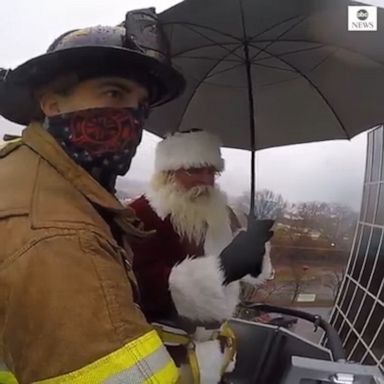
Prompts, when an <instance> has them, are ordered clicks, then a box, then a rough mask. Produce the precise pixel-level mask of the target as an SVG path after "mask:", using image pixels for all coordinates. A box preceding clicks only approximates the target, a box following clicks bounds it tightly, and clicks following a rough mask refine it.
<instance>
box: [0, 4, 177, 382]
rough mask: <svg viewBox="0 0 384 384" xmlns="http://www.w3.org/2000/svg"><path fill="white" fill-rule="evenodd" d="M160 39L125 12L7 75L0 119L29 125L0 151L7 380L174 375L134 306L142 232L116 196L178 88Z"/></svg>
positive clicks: (0, 306) (2, 351)
mask: <svg viewBox="0 0 384 384" xmlns="http://www.w3.org/2000/svg"><path fill="white" fill-rule="evenodd" d="M162 36H163V35H162V33H161V29H160V26H159V24H158V20H157V17H156V13H155V12H154V10H153V9H145V10H139V11H132V12H128V13H127V16H126V20H125V22H124V23H122V24H121V25H119V26H116V27H103V26H98V27H90V28H85V29H79V30H74V31H70V32H68V33H65V34H63V35H62V36H60V37H59V38H58V39H56V40H55V41H54V42H53V44H52V45H51V46H50V47H49V49H48V52H47V53H46V54H44V55H42V56H39V57H36V58H33V59H31V60H29V61H27V62H26V63H24V64H22V65H20V66H19V67H17V68H16V69H14V70H11V71H2V77H3V79H2V81H1V85H0V113H1V114H2V115H3V116H4V117H5V118H6V119H8V120H10V121H13V122H16V123H19V124H24V125H27V127H26V128H25V129H24V130H23V133H22V137H21V139H20V140H15V141H12V142H10V143H8V144H7V145H6V146H4V147H3V148H2V150H1V152H0V175H1V176H0V177H1V180H2V188H1V189H0V239H1V240H0V241H1V244H2V246H1V250H0V361H3V363H1V364H2V365H1V366H0V370H1V369H3V371H2V373H1V376H0V382H1V383H2V384H3V383H8V382H9V383H14V382H16V380H17V382H18V383H20V384H31V383H41V384H42V383H44V384H53V383H71V384H74V383H82V384H84V383H89V384H96V383H117V382H119V383H167V384H171V383H176V382H177V380H178V371H177V369H176V367H175V365H174V363H173V361H172V359H171V358H170V356H169V355H168V353H167V351H166V350H165V348H164V346H163V344H162V342H161V340H160V338H159V336H158V334H157V333H156V332H155V331H154V330H153V329H152V328H151V327H150V326H149V324H148V323H147V322H146V320H145V318H144V316H143V314H142V312H141V310H140V309H139V307H138V305H137V302H138V294H137V288H136V282H135V278H134V275H133V273H132V269H131V257H132V254H131V251H130V248H129V245H128V240H127V239H128V237H129V236H132V237H143V236H145V233H144V232H142V231H140V230H138V229H135V225H134V224H135V223H134V221H135V218H134V215H133V213H132V211H131V210H130V209H127V208H124V207H123V206H122V205H121V204H120V203H119V202H118V201H117V199H116V198H115V197H114V185H115V180H116V177H117V176H119V175H124V174H125V173H126V172H127V171H128V169H129V167H130V163H131V160H132V157H133V156H134V154H135V151H136V148H137V146H138V145H139V143H140V141H141V136H142V129H143V124H144V122H145V120H146V118H147V116H148V113H149V111H150V109H151V108H153V107H155V106H158V105H161V104H163V103H166V102H168V101H170V100H172V99H174V98H175V97H177V96H178V95H179V94H180V93H181V92H182V90H183V88H184V79H183V77H182V76H181V75H180V74H179V73H178V72H177V71H176V70H175V69H174V68H173V67H172V66H171V64H170V62H169V59H168V56H167V52H166V49H165V48H166V42H165V41H164V39H163V37H162ZM1 367H2V368H1ZM6 370H7V371H6Z"/></svg>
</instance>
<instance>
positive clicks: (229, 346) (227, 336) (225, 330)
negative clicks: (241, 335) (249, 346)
mask: <svg viewBox="0 0 384 384" xmlns="http://www.w3.org/2000/svg"><path fill="white" fill-rule="evenodd" d="M219 336H220V337H222V338H224V340H225V350H224V363H223V366H222V368H221V374H222V375H223V374H224V373H225V371H226V369H227V368H228V366H229V364H230V363H231V362H232V361H233V360H234V358H235V355H236V336H235V334H234V333H233V331H232V328H231V327H230V326H229V324H228V322H225V323H224V324H223V325H222V327H221V329H220V331H219Z"/></svg>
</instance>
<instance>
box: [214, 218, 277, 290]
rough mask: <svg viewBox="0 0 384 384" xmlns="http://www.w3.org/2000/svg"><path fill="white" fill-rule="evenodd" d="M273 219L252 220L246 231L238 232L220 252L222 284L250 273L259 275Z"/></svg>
mask: <svg viewBox="0 0 384 384" xmlns="http://www.w3.org/2000/svg"><path fill="white" fill-rule="evenodd" d="M273 223H274V221H273V220H252V221H250V223H249V224H248V229H247V230H246V231H242V232H240V233H239V234H238V235H237V236H236V237H235V238H234V239H233V240H232V242H231V243H230V244H229V245H228V246H227V247H226V248H224V250H223V251H222V252H221V254H220V256H219V257H220V260H221V265H222V268H223V271H224V275H225V280H224V284H225V285H227V284H229V283H231V282H232V281H236V280H240V279H241V278H243V277H244V276H246V275H248V274H250V275H252V276H253V277H257V276H258V275H260V273H261V270H262V266H263V256H264V254H265V243H266V242H268V241H269V240H270V238H271V237H272V236H273V232H272V231H271V228H272V225H273Z"/></svg>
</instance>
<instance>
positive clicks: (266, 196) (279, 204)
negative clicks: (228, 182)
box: [236, 189, 287, 219]
mask: <svg viewBox="0 0 384 384" xmlns="http://www.w3.org/2000/svg"><path fill="white" fill-rule="evenodd" d="M250 201H251V197H250V193H249V192H244V193H243V194H242V196H240V197H239V198H238V199H237V204H236V205H237V208H238V209H239V210H240V211H242V212H243V213H245V214H248V212H249V207H250ZM286 206H287V204H286V202H285V200H284V199H283V196H282V195H280V194H279V193H276V192H273V191H271V190H269V189H262V190H259V191H256V193H255V213H256V217H257V218H258V219H277V218H279V217H280V216H281V215H282V213H283V211H284V209H285V207H286Z"/></svg>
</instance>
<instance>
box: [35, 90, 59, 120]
mask: <svg viewBox="0 0 384 384" xmlns="http://www.w3.org/2000/svg"><path fill="white" fill-rule="evenodd" d="M39 104H40V109H41V110H42V112H43V113H44V115H45V116H47V117H51V116H54V115H58V114H59V113H60V103H59V96H58V95H57V94H55V93H53V92H44V93H42V94H40V95H39Z"/></svg>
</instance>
